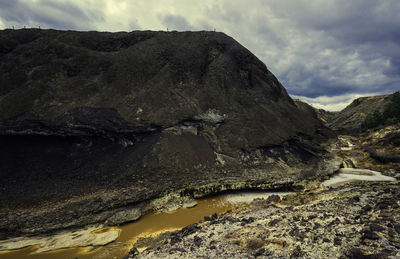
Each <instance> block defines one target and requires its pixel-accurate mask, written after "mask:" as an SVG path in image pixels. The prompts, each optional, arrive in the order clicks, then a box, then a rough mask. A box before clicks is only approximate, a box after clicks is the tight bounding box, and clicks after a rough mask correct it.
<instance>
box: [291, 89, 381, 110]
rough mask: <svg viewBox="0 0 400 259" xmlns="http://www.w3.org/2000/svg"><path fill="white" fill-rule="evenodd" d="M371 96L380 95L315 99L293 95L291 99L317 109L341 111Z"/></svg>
mask: <svg viewBox="0 0 400 259" xmlns="http://www.w3.org/2000/svg"><path fill="white" fill-rule="evenodd" d="M371 95H378V93H370V94H345V95H340V96H319V97H315V98H309V97H305V96H296V95H291V97H292V98H293V99H299V100H301V101H303V102H305V103H308V104H310V105H311V106H313V107H314V108H317V109H324V110H326V111H341V110H343V109H344V108H346V106H348V105H349V104H350V103H351V102H352V101H353V100H354V99H357V98H360V97H364V96H371Z"/></svg>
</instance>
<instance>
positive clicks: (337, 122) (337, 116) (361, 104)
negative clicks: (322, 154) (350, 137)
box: [324, 94, 392, 133]
mask: <svg viewBox="0 0 400 259" xmlns="http://www.w3.org/2000/svg"><path fill="white" fill-rule="evenodd" d="M391 97H392V94H388V95H377V96H368V97H361V98H357V99H355V100H354V101H353V102H352V103H351V104H350V105H348V106H347V107H346V108H344V109H343V110H342V111H340V112H335V113H332V114H331V115H328V116H326V118H325V119H326V125H327V126H328V127H330V128H331V129H333V130H336V131H343V132H346V133H350V132H358V131H359V130H360V127H361V123H362V122H363V121H364V119H365V117H366V116H367V115H368V114H372V113H373V112H374V111H379V112H383V110H384V109H385V105H386V104H388V103H389V102H390V100H391ZM325 115H326V113H325ZM324 122H325V121H324Z"/></svg>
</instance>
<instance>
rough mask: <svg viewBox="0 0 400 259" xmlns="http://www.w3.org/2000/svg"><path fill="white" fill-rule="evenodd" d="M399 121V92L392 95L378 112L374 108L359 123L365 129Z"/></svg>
mask: <svg viewBox="0 0 400 259" xmlns="http://www.w3.org/2000/svg"><path fill="white" fill-rule="evenodd" d="M399 122H400V92H396V93H394V94H393V95H392V98H391V100H390V102H389V103H388V104H387V105H386V106H385V108H384V110H383V111H382V112H380V111H379V110H375V111H374V112H372V113H369V114H368V115H367V116H366V117H365V119H364V121H363V122H362V123H361V129H362V130H367V129H372V128H376V127H379V126H384V125H393V124H395V123H399Z"/></svg>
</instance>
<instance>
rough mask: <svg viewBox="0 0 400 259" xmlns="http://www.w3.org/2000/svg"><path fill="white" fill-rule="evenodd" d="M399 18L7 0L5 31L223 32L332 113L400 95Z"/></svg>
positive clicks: (183, 0)
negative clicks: (359, 100) (356, 100)
mask: <svg viewBox="0 0 400 259" xmlns="http://www.w3.org/2000/svg"><path fill="white" fill-rule="evenodd" d="M399 13H400V1H399V0H351V1H349V0H248V1H242V0H219V1H214V0H204V1H187V0H163V1H158V0H146V1H132V0H96V1H93V0H58V1H55V0H54V1H53V0H0V26H3V27H4V26H7V27H10V26H12V25H15V26H20V27H22V26H24V25H26V26H35V27H36V26H39V25H40V26H42V27H51V28H58V29H77V30H90V29H97V30H112V31H120V30H133V29H140V28H142V29H150V30H166V28H169V29H170V30H178V31H186V30H213V29H214V28H215V29H216V30H217V31H222V32H225V33H226V34H228V35H230V36H232V37H233V38H234V39H236V40H237V41H239V42H240V43H241V44H242V45H244V46H245V47H246V48H248V49H249V50H250V51H252V52H253V53H254V54H255V55H256V56H257V57H259V58H260V59H261V60H262V61H263V62H264V63H265V64H266V65H267V67H268V68H269V69H270V70H271V71H272V72H273V73H274V74H275V75H276V76H277V78H278V79H279V80H280V81H281V82H282V83H283V85H284V86H285V87H286V89H287V90H288V92H289V93H290V94H292V95H296V96H303V97H304V98H307V100H308V101H310V100H313V99H315V100H318V102H319V103H320V104H323V107H325V108H326V107H329V99H331V100H333V102H335V107H336V108H337V107H339V106H340V105H343V103H345V101H351V97H352V96H353V97H358V96H361V95H368V94H379V93H389V92H394V91H396V90H400V30H399V28H400V15H398V14H399ZM324 96H325V97H324ZM339 103H340V105H339ZM340 107H341V106H340Z"/></svg>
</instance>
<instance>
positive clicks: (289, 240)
mask: <svg viewBox="0 0 400 259" xmlns="http://www.w3.org/2000/svg"><path fill="white" fill-rule="evenodd" d="M274 198H275V199H274ZM274 198H271V199H268V200H260V201H255V202H254V203H253V204H252V205H251V207H249V208H244V209H241V210H238V211H233V212H228V213H225V214H222V215H215V216H214V217H211V218H205V221H204V222H202V223H199V224H196V225H191V226H188V227H186V228H184V229H183V230H181V231H179V232H176V233H173V234H172V235H171V236H170V237H169V238H168V239H166V240H165V241H164V243H162V244H159V245H158V246H155V247H152V248H149V249H147V250H145V251H144V252H142V253H141V254H139V255H138V258H178V257H184V258H196V257H198V258H252V257H261V258H271V257H272V258H274V257H275V258H282V257H283V258H289V257H290V258H297V257H303V258H339V257H350V258H364V257H363V256H366V255H369V256H370V257H368V258H389V257H392V258H396V257H399V256H400V224H399V222H400V207H399V200H400V187H399V184H398V182H395V183H390V184H388V183H361V182H359V183H350V184H347V185H345V186H341V187H340V188H329V189H324V190H319V191H316V192H312V193H303V194H302V195H298V196H288V197H286V198H284V199H282V200H280V198H279V197H274Z"/></svg>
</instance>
